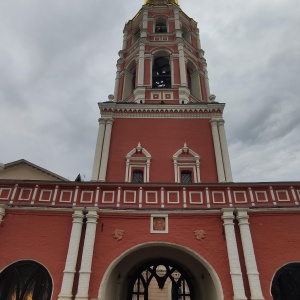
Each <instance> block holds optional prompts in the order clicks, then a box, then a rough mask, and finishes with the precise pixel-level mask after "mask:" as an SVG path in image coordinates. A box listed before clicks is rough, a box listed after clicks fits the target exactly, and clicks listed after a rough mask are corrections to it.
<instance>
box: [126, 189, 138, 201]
mask: <svg viewBox="0 0 300 300" xmlns="http://www.w3.org/2000/svg"><path fill="white" fill-rule="evenodd" d="M129 194H133V200H127V195H129ZM123 203H124V204H136V191H135V190H126V191H124V194H123Z"/></svg>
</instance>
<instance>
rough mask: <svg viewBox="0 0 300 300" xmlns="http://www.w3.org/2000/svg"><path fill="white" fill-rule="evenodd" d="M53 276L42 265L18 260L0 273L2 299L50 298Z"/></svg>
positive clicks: (38, 299) (35, 299) (39, 299)
mask: <svg viewBox="0 0 300 300" xmlns="http://www.w3.org/2000/svg"><path fill="white" fill-rule="evenodd" d="M51 294H52V280H51V277H50V275H49V273H48V271H47V270H46V268H44V267H43V266H42V265H40V264H38V263H36V262H34V261H30V260H25V261H20V262H16V263H14V264H12V265H10V266H9V267H7V268H6V269H4V270H3V272H1V273H0V299H3V300H4V299H5V300H11V299H13V300H27V299H33V300H50V299H51Z"/></svg>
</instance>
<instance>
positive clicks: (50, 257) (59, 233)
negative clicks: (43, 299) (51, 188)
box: [0, 209, 72, 299]
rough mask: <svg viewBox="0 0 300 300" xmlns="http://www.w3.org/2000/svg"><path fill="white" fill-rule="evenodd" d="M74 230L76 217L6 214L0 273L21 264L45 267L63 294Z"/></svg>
mask: <svg viewBox="0 0 300 300" xmlns="http://www.w3.org/2000/svg"><path fill="white" fill-rule="evenodd" d="M71 228H72V213H62V212H49V211H41V210H40V211H29V210H21V211H16V210H10V209H7V210H6V215H5V217H4V222H3V225H2V226H1V227H0V253H1V259H0V270H2V269H4V268H6V267H7V266H8V265H10V264H12V263H14V262H17V261H19V260H34V261H36V262H38V263H40V264H42V265H43V266H44V267H45V268H46V269H47V270H48V271H49V273H50V275H51V277H52V279H53V296H52V299H57V296H58V294H59V292H60V288H61V283H62V278H63V270H64V268H65V262H66V257H67V252H68V246H69V240H70V233H71Z"/></svg>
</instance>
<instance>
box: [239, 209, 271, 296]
mask: <svg viewBox="0 0 300 300" xmlns="http://www.w3.org/2000/svg"><path fill="white" fill-rule="evenodd" d="M247 211H248V209H247V208H238V209H237V220H238V222H239V228H240V235H241V240H242V247H243V253H244V258H245V264H246V269H247V276H248V282H249V286H250V293H251V299H255V300H264V299H265V298H264V296H263V294H262V289H261V284H260V279H259V273H258V269H257V264H256V258H255V253H254V246H253V242H252V237H251V232H250V226H249V222H248V219H249V216H248V213H247Z"/></svg>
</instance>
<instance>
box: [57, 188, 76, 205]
mask: <svg viewBox="0 0 300 300" xmlns="http://www.w3.org/2000/svg"><path fill="white" fill-rule="evenodd" d="M65 193H70V199H69V200H62V197H63V194H65ZM72 196H73V191H72V190H62V191H61V192H60V197H59V201H58V202H60V203H71V202H72Z"/></svg>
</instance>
